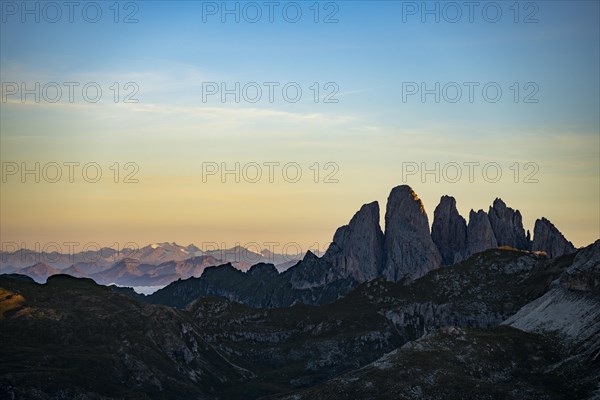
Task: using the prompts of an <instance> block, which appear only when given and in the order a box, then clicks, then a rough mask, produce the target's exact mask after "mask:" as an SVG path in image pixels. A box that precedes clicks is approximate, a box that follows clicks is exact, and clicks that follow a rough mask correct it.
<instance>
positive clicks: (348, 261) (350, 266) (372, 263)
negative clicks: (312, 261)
mask: <svg viewBox="0 0 600 400" xmlns="http://www.w3.org/2000/svg"><path fill="white" fill-rule="evenodd" d="M383 242H384V241H383V232H382V231H381V227H380V226H379V204H378V203H377V202H376V201H375V202H373V203H369V204H365V205H363V206H362V207H361V208H360V210H359V211H358V212H357V213H356V214H354V216H353V217H352V219H351V220H350V223H349V224H348V225H344V226H342V227H340V228H338V229H337V231H336V232H335V235H334V236H333V242H332V243H331V245H330V246H329V248H328V249H327V252H326V253H325V255H324V256H323V258H324V259H325V260H326V261H328V262H329V263H331V264H332V265H333V267H334V268H335V269H336V270H338V271H340V272H341V274H342V276H344V277H350V278H353V279H355V280H356V281H358V282H366V281H370V280H372V279H375V278H377V277H379V276H381V272H382V270H383V263H384V253H383Z"/></svg>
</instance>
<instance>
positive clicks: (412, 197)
mask: <svg viewBox="0 0 600 400" xmlns="http://www.w3.org/2000/svg"><path fill="white" fill-rule="evenodd" d="M385 222H386V224H385V227H386V228H385V229H386V231H385V233H384V232H383V231H382V229H381V227H380V225H379V204H378V203H377V202H373V203H369V204H365V205H363V206H362V207H361V208H360V210H359V211H358V212H357V213H356V214H355V215H354V217H352V219H351V220H350V222H349V223H348V225H345V226H342V227H340V228H338V229H337V231H336V232H335V234H334V236H333V241H332V243H331V245H330V246H329V248H328V249H327V251H326V252H325V254H324V255H322V257H320V256H321V254H314V253H313V252H310V251H309V252H308V253H307V254H306V255H304V254H294V255H287V254H277V253H272V252H270V251H268V250H266V249H265V250H262V251H261V252H260V253H256V252H253V251H251V250H249V249H247V248H244V247H242V246H239V245H238V246H235V247H233V248H231V249H220V250H208V251H202V250H201V249H200V248H198V247H196V246H194V245H193V244H190V245H188V246H180V245H178V244H176V243H169V242H164V243H154V244H150V245H148V246H145V247H143V248H140V249H135V250H134V249H125V250H122V251H120V252H119V251H116V250H114V249H110V248H104V249H101V250H100V251H97V252H89V251H88V252H81V253H77V254H73V255H68V254H59V253H38V252H34V251H30V250H25V249H21V250H18V251H15V252H11V253H8V252H4V253H2V252H0V273H19V274H23V275H27V276H30V277H32V278H33V279H34V280H36V281H37V282H45V280H46V279H47V278H48V277H49V276H51V275H54V274H57V273H65V274H69V275H72V276H76V277H88V278H92V279H94V280H95V281H96V282H98V283H101V284H117V285H121V286H164V285H168V284H170V283H172V282H175V284H177V285H186V286H192V287H193V289H190V290H187V289H186V291H185V293H187V294H186V296H188V297H190V298H192V297H194V296H200V295H219V296H223V297H225V298H229V299H232V300H235V301H240V302H242V303H244V304H248V305H251V306H258V307H278V306H288V305H290V304H293V303H294V302H295V301H300V302H304V303H307V304H322V303H324V302H329V301H333V300H335V299H337V298H338V297H339V296H342V295H344V294H345V293H347V292H348V291H349V290H351V289H352V288H354V287H356V285H358V284H360V283H362V282H367V281H369V280H373V279H376V278H379V277H384V278H385V279H387V280H390V281H395V282H396V281H400V280H403V279H408V280H412V279H416V278H418V277H420V276H423V275H424V274H426V273H427V272H429V271H431V270H433V269H436V268H439V267H441V266H443V265H452V264H455V263H457V262H460V261H462V260H465V259H467V258H468V257H469V256H471V255H473V254H475V253H478V252H481V251H484V250H487V249H490V248H497V247H503V246H507V247H510V248H514V249H517V250H524V251H538V252H543V253H545V254H546V255H547V256H548V257H551V258H552V257H558V256H561V255H563V254H570V253H573V252H575V250H576V249H575V247H574V246H573V244H572V243H571V242H569V241H568V240H567V239H566V238H565V237H564V236H563V235H562V233H561V232H560V231H559V230H558V229H557V228H556V227H555V226H554V225H553V224H552V223H551V222H550V221H549V220H548V219H546V218H540V219H538V220H537V221H536V222H535V227H534V233H533V239H532V238H531V233H530V232H529V231H527V232H525V229H524V228H523V223H522V217H521V213H520V212H519V211H518V210H514V209H512V208H510V207H508V206H507V205H506V204H505V203H504V202H503V201H502V200H501V199H499V198H497V199H495V200H494V202H493V204H492V206H490V207H489V210H488V212H485V211H483V210H479V211H477V212H475V211H474V210H471V212H470V214H469V221H468V223H467V222H466V220H465V219H464V218H463V217H462V216H461V215H460V214H459V213H458V211H457V208H456V200H455V199H454V198H453V197H451V196H442V198H441V199H440V203H439V205H438V206H437V207H436V208H435V211H434V218H433V224H432V226H431V230H430V229H429V221H428V217H427V213H426V212H425V208H424V206H423V203H422V202H421V200H420V199H419V197H418V196H417V194H416V193H415V192H414V191H413V190H412V189H411V188H410V187H409V186H407V185H402V186H398V187H396V188H394V189H393V190H392V191H391V193H390V195H389V198H388V202H387V206H386V213H385ZM266 264H271V265H272V267H269V266H267V265H266ZM214 266H222V267H221V269H220V270H219V271H212V270H211V272H210V275H209V276H206V277H202V278H200V281H199V283H198V284H196V283H194V282H195V281H193V280H192V281H189V282H187V281H186V282H184V283H179V282H177V281H179V280H188V279H193V278H199V277H201V276H202V275H203V273H204V271H205V270H206V269H207V268H210V267H214ZM253 266H255V267H253ZM259 270H260V271H261V272H258V271H259ZM238 271H248V272H251V273H248V274H241V275H240V274H239V273H238ZM166 290H168V291H172V290H175V291H176V290H177V289H173V288H166ZM291 293H295V294H291ZM161 296H162V294H157V296H156V297H155V299H158V298H160V297H161ZM167 297H168V300H165V301H166V302H167V303H169V304H177V305H179V306H183V305H184V303H183V302H182V301H178V300H176V298H177V296H172V295H171V294H169V295H168V296H167ZM155 299H153V300H152V301H154V300H155Z"/></svg>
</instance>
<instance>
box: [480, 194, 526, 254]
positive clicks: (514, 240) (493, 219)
mask: <svg viewBox="0 0 600 400" xmlns="http://www.w3.org/2000/svg"><path fill="white" fill-rule="evenodd" d="M488 217H489V219H490V224H491V226H492V230H493V231H494V236H495V237H496V241H497V242H498V246H510V247H513V248H515V249H519V250H529V247H530V243H529V241H528V240H527V237H526V236H525V229H523V219H522V218H521V213H520V212H519V210H513V209H512V208H510V207H507V206H506V204H505V203H504V202H503V201H502V200H501V199H499V198H497V199H496V200H494V203H493V205H492V206H491V207H490V210H489V212H488Z"/></svg>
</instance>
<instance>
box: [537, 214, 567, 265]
mask: <svg viewBox="0 0 600 400" xmlns="http://www.w3.org/2000/svg"><path fill="white" fill-rule="evenodd" d="M531 250H532V251H544V252H546V254H548V257H550V258H553V257H558V256H562V255H563V254H571V253H574V252H575V246H573V243H571V242H569V241H568V240H567V239H566V238H565V237H564V236H563V234H562V233H560V231H559V230H558V229H557V228H556V227H555V226H554V224H552V222H550V221H548V220H547V219H546V218H542V219H538V220H537V221H535V228H534V229H533V243H532V244H531Z"/></svg>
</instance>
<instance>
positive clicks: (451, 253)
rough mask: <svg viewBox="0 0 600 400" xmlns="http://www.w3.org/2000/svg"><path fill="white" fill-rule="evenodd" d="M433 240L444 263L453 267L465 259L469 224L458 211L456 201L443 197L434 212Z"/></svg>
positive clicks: (452, 198) (449, 197)
mask: <svg viewBox="0 0 600 400" xmlns="http://www.w3.org/2000/svg"><path fill="white" fill-rule="evenodd" d="M431 239H432V240H433V242H434V243H435V245H436V246H437V248H438V250H439V252H440V255H441V256H442V263H443V264H444V265H452V264H455V263H457V262H460V261H462V260H464V259H465V256H466V250H467V222H466V221H465V219H464V218H463V217H461V216H460V214H459V213H458V210H457V209H456V200H455V199H454V197H451V196H442V198H441V199H440V204H438V206H437V207H436V208H435V211H434V212H433V225H432V226H431Z"/></svg>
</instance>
